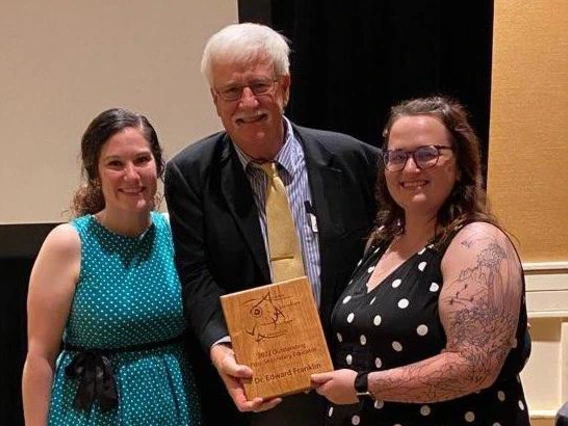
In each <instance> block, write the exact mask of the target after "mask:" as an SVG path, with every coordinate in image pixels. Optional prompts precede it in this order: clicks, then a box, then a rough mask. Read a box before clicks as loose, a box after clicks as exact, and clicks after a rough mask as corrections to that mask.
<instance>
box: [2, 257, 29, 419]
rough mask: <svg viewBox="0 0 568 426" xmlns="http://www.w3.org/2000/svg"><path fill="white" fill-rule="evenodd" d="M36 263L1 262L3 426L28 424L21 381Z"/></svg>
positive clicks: (25, 261)
mask: <svg viewBox="0 0 568 426" xmlns="http://www.w3.org/2000/svg"><path fill="white" fill-rule="evenodd" d="M32 265H33V259H21V258H4V259H1V258H0V284H1V285H0V316H1V323H0V324H1V325H0V342H2V343H1V345H2V346H1V347H0V425H2V426H4V425H6V426H8V425H9V426H19V425H23V424H24V420H23V416H22V398H21V392H22V391H21V386H20V383H21V377H22V368H23V366H24V361H25V357H26V351H27V342H26V335H27V334H26V324H27V322H26V296H27V293H28V278H29V274H30V271H31V268H32Z"/></svg>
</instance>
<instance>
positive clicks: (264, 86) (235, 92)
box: [213, 78, 278, 102]
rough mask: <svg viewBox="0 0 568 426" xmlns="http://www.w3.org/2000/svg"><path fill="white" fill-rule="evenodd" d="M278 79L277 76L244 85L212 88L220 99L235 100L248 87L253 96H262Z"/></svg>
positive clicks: (239, 97) (268, 91)
mask: <svg viewBox="0 0 568 426" xmlns="http://www.w3.org/2000/svg"><path fill="white" fill-rule="evenodd" d="M277 81H278V79H277V78H272V79H269V78H267V79H263V80H254V81H251V82H250V83H248V84H244V85H236V84H235V85H230V86H225V87H222V88H221V89H213V90H215V93H217V94H218V95H219V96H220V97H221V99H223V100H224V101H227V102H232V101H237V100H239V99H241V97H242V96H243V90H244V89H245V87H248V88H249V89H250V90H251V91H252V93H253V94H254V95H255V96H262V95H266V94H267V93H270V91H271V90H272V89H273V88H274V83H276V82H277Z"/></svg>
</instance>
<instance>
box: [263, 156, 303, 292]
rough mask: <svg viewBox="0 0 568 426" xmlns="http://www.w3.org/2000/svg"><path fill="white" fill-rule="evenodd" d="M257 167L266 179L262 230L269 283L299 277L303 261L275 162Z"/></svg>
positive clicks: (301, 272)
mask: <svg viewBox="0 0 568 426" xmlns="http://www.w3.org/2000/svg"><path fill="white" fill-rule="evenodd" d="M259 167H260V168H261V169H262V171H263V172H264V173H266V175H267V176H268V186H267V188H266V230H267V234H268V247H269V251H270V263H271V266H272V281H273V282H280V281H285V280H289V279H291V278H297V277H301V276H303V275H305V271H304V262H303V261H302V252H301V250H300V244H299V241H298V234H297V233H296V228H295V227H294V220H293V219H292V211H291V210H290V205H289V204H288V197H287V196H286V188H285V187H284V182H282V179H280V176H279V175H278V169H277V168H276V163H274V162H269V163H264V164H260V165H259Z"/></svg>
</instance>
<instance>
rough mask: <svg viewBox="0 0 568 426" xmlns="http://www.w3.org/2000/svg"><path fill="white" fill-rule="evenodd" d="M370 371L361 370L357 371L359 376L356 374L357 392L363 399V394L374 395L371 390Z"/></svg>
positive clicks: (358, 396)
mask: <svg viewBox="0 0 568 426" xmlns="http://www.w3.org/2000/svg"><path fill="white" fill-rule="evenodd" d="M369 373H370V371H360V372H359V373H357V376H355V384H354V386H355V392H356V393H357V398H359V399H361V397H362V396H366V397H371V398H372V397H373V395H372V394H371V392H369Z"/></svg>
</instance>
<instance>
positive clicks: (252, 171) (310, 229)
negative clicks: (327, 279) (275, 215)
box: [233, 118, 321, 306]
mask: <svg viewBox="0 0 568 426" xmlns="http://www.w3.org/2000/svg"><path fill="white" fill-rule="evenodd" d="M284 125H285V130H286V137H285V139H284V145H283V146H282V148H281V149H280V152H278V154H277V155H276V158H275V159H274V161H275V162H276V163H277V167H278V173H279V175H280V178H281V179H282V181H283V182H284V186H285V187H286V195H287V196H288V203H289V204H290V208H291V210H292V217H293V220H294V226H295V227H296V232H297V234H298V239H299V241H300V246H301V250H302V258H303V260H304V268H305V270H306V275H307V276H308V279H309V281H310V284H311V287H312V292H313V294H314V299H315V300H316V303H317V304H318V306H319V303H320V294H321V280H320V270H321V265H320V252H319V241H318V230H317V219H316V216H315V212H314V210H313V207H312V194H311V192H310V187H309V183H308V170H307V168H306V160H305V157H304V150H303V149H302V145H301V144H300V142H299V141H298V140H297V139H296V137H295V136H294V131H293V129H292V124H291V123H290V121H289V120H288V119H287V118H284ZM233 146H234V147H235V150H236V152H237V156H238V157H239V160H240V162H241V164H242V165H243V168H244V170H245V173H246V175H247V178H248V181H249V183H250V186H251V189H252V193H253V196H254V201H255V203H256V207H257V208H258V212H259V218H258V219H259V222H260V229H261V230H262V238H263V240H264V247H265V249H266V253H267V257H268V256H269V255H268V253H270V251H269V249H268V238H267V231H266V207H265V203H266V197H265V194H266V186H267V184H268V177H267V176H266V174H265V173H264V172H263V171H262V170H261V169H260V168H259V167H257V166H255V162H254V161H253V159H252V158H251V157H249V156H248V155H247V154H245V153H244V152H243V151H242V150H241V149H240V148H239V147H238V146H237V145H236V144H233ZM267 261H268V265H270V258H267Z"/></svg>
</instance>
